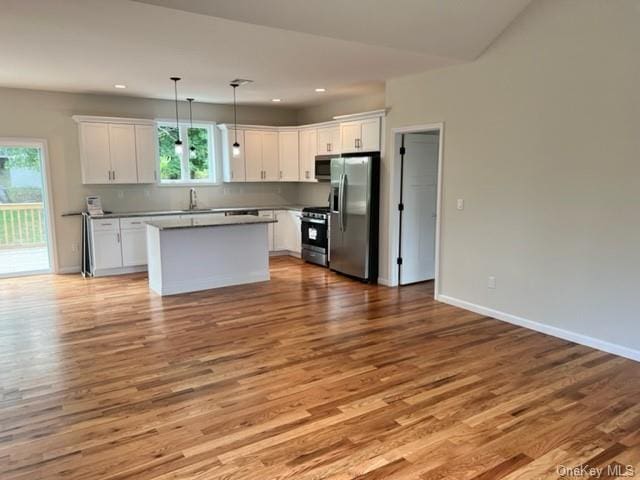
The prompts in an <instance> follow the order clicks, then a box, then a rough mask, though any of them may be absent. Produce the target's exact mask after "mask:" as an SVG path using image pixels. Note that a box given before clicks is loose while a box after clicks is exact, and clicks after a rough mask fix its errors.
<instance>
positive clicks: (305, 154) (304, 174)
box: [300, 129, 318, 182]
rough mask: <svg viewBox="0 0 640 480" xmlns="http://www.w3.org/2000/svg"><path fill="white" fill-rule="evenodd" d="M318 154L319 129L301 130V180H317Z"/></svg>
mask: <svg viewBox="0 0 640 480" xmlns="http://www.w3.org/2000/svg"><path fill="white" fill-rule="evenodd" d="M317 154H318V130H316V129H307V130H300V181H301V182H317V180H316V175H315V171H316V155H317Z"/></svg>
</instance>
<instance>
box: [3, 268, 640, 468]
mask: <svg viewBox="0 0 640 480" xmlns="http://www.w3.org/2000/svg"><path fill="white" fill-rule="evenodd" d="M639 395H640V365H639V364H637V363H635V362H632V361H630V360H624V359H621V358H618V357H615V356H612V355H609V354H605V353H602V352H599V351H596V350H592V349H590V348H587V347H582V346H579V345H574V344H571V343H569V342H566V341H563V340H559V339H556V338H553V337H548V336H545V335H541V334H538V333H535V332H532V331H529V330H525V329H523V328H518V327H514V326H511V325H509V324H506V323H503V322H499V321H497V320H493V319H490V318H486V317H481V316H479V315H476V314H474V313H470V312H466V311H464V310H460V309H457V308H455V307H451V306H448V305H444V304H440V303H437V302H435V301H434V300H433V299H432V291H431V286H430V285H429V284H419V285H413V286H409V287H404V288H402V289H389V288H386V287H382V286H366V285H362V284H360V283H357V282H354V281H351V280H349V279H346V278H344V277H340V276H338V275H335V274H332V273H330V272H329V271H327V270H325V269H321V268H317V267H314V266H309V265H304V264H302V263H301V262H299V261H297V260H294V259H289V258H277V259H274V260H272V280H271V282H267V283H262V284H256V285H252V286H239V287H230V288H225V289H221V290H217V291H207V292H200V293H194V294H188V295H178V296H173V297H165V298H160V297H158V296H156V295H153V294H150V293H149V291H148V289H147V283H146V276H145V275H131V276H125V277H111V278H101V279H91V280H84V279H82V278H81V277H80V276H62V277H54V276H42V277H26V278H19V279H12V280H2V281H0V478H1V479H2V480H17V479H20V480H33V479H47V480H48V479H58V478H64V479H74V480H75V479H111V480H115V479H155V480H160V479H162V480H168V479H206V480H217V479H251V480H255V479H269V480H271V479H296V480H311V479H314V480H318V479H331V480H346V479H358V480H373V479H385V480H387V479H443V478H451V479H456V480H461V479H486V480H492V479H498V478H507V479H538V478H558V477H559V472H558V471H557V468H558V466H565V467H575V466H580V465H589V466H591V467H595V468H603V467H604V468H606V466H607V465H614V466H615V465H621V466H626V465H631V466H633V467H634V468H636V469H638V468H640V403H639V402H638V398H639ZM622 472H623V470H620V473H622ZM605 473H606V469H605V471H604V473H603V475H602V476H601V477H600V478H614V477H615V475H609V476H606V475H605ZM638 476H640V474H638ZM567 478H573V477H567ZM583 478H585V477H583ZM620 478H622V477H620Z"/></svg>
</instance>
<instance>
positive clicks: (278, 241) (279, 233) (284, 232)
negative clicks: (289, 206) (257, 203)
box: [273, 210, 293, 252]
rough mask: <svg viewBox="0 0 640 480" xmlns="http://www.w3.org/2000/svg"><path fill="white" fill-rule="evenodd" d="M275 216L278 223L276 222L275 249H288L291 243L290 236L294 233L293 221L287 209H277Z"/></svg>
mask: <svg viewBox="0 0 640 480" xmlns="http://www.w3.org/2000/svg"><path fill="white" fill-rule="evenodd" d="M275 218H276V220H277V221H278V223H275V224H274V235H273V249H274V250H275V251H278V252H280V251H286V250H288V247H289V245H290V243H291V242H290V241H289V237H291V235H292V234H293V233H292V232H293V222H292V219H291V216H290V215H289V212H288V211H287V210H277V211H276V212H275Z"/></svg>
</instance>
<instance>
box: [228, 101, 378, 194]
mask: <svg viewBox="0 0 640 480" xmlns="http://www.w3.org/2000/svg"><path fill="white" fill-rule="evenodd" d="M382 116H384V111H383V110H376V111H373V112H366V113H360V114H354V115H344V116H341V117H335V118H334V120H333V121H331V122H324V123H319V124H314V125H307V126H300V127H263V126H258V125H241V126H240V127H241V128H240V129H239V130H238V143H240V149H241V154H240V156H239V157H235V158H234V157H233V156H232V155H231V151H232V144H233V138H232V137H233V136H232V132H233V126H232V125H219V126H218V128H219V129H220V130H221V131H222V158H223V165H222V170H223V173H224V181H225V182H317V180H316V178H315V159H316V156H318V155H340V154H341V153H358V152H379V151H380V149H381V148H380V139H381V125H382Z"/></svg>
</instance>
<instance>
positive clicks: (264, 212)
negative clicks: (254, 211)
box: [258, 210, 275, 252]
mask: <svg viewBox="0 0 640 480" xmlns="http://www.w3.org/2000/svg"><path fill="white" fill-rule="evenodd" d="M258 215H259V216H261V217H265V218H274V217H275V215H274V213H273V210H261V211H260V212H259V213H258ZM274 225H275V224H274V223H268V224H267V236H268V239H269V251H270V252H273V251H274V250H275V248H274V235H275V231H274Z"/></svg>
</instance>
